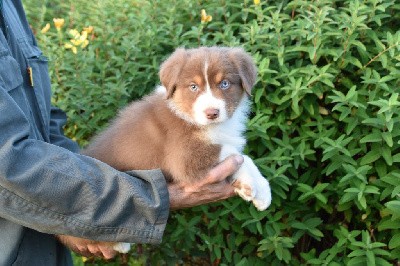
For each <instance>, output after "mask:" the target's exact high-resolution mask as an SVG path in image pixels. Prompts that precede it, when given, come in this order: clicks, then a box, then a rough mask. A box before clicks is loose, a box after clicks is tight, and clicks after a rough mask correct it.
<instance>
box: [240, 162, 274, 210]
mask: <svg viewBox="0 0 400 266" xmlns="http://www.w3.org/2000/svg"><path fill="white" fill-rule="evenodd" d="M243 157H244V163H243V165H242V166H241V167H240V169H239V170H238V171H237V172H236V173H235V174H234V176H233V177H234V180H235V181H234V182H233V184H232V185H233V186H234V187H235V192H236V193H237V194H238V195H239V196H240V197H242V198H243V199H245V200H247V201H252V202H253V204H254V206H255V207H256V208H257V209H258V210H259V211H263V210H265V209H267V208H268V207H269V205H271V189H270V187H269V183H268V180H267V179H265V177H263V176H262V175H261V173H260V171H259V170H258V168H257V166H256V165H255V164H254V162H253V161H252V160H251V159H250V158H249V157H248V156H246V155H245V156H243Z"/></svg>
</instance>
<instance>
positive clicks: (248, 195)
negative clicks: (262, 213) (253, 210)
mask: <svg viewBox="0 0 400 266" xmlns="http://www.w3.org/2000/svg"><path fill="white" fill-rule="evenodd" d="M235 187H236V188H235V192H236V194H238V195H239V196H240V197H241V198H242V199H244V200H246V201H251V200H253V198H254V196H255V195H256V193H255V190H254V189H252V188H251V187H250V186H249V185H247V184H243V183H239V182H238V183H237V184H235Z"/></svg>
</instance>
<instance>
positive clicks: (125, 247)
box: [113, 242, 131, 253]
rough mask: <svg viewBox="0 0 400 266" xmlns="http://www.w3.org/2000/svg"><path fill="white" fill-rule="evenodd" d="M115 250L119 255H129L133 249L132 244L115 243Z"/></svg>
mask: <svg viewBox="0 0 400 266" xmlns="http://www.w3.org/2000/svg"><path fill="white" fill-rule="evenodd" d="M113 249H114V250H115V251H118V252H119V253H128V252H129V250H130V249H131V244H129V243H123V242H119V243H115V244H114V246H113Z"/></svg>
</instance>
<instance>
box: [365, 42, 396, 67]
mask: <svg viewBox="0 0 400 266" xmlns="http://www.w3.org/2000/svg"><path fill="white" fill-rule="evenodd" d="M399 44H400V43H395V44H393V45H391V46H389V47H387V48H386V49H384V50H383V51H381V52H380V53H379V54H377V55H376V56H375V57H374V58H372V59H371V60H369V62H368V63H367V64H366V65H365V66H363V68H362V69H365V68H366V67H367V66H369V65H370V64H371V63H372V62H374V61H375V60H376V59H378V58H379V57H380V56H381V55H383V54H384V53H386V52H387V51H389V50H390V49H392V48H394V47H396V46H398V45H399Z"/></svg>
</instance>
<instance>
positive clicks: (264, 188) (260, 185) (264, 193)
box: [253, 177, 272, 211]
mask: <svg viewBox="0 0 400 266" xmlns="http://www.w3.org/2000/svg"><path fill="white" fill-rule="evenodd" d="M263 178H264V177H263ZM257 181H258V182H257V184H256V186H257V193H256V195H255V197H254V198H253V204H254V206H255V207H256V208H257V209H258V210H259V211H264V210H266V209H267V208H268V207H269V205H271V200H272V196H271V188H270V187H269V183H268V181H267V180H266V179H265V178H264V179H259V180H257Z"/></svg>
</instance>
